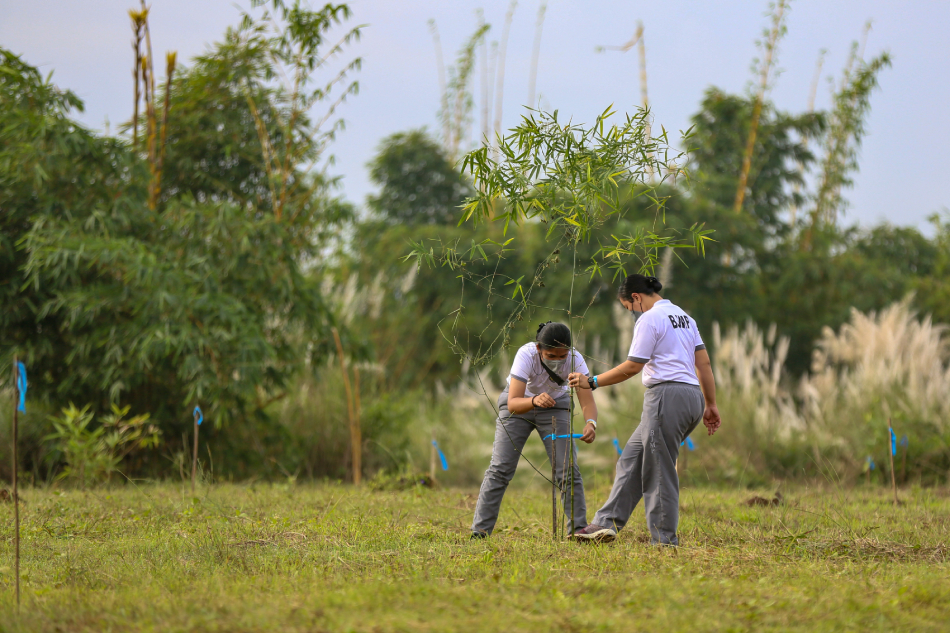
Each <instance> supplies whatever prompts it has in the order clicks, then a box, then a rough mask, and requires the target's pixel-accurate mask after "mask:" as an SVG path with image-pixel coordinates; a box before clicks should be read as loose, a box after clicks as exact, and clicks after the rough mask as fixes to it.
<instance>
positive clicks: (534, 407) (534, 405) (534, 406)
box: [531, 396, 538, 409]
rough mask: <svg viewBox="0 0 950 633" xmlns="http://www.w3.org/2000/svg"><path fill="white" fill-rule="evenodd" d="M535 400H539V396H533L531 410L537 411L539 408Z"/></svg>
mask: <svg viewBox="0 0 950 633" xmlns="http://www.w3.org/2000/svg"><path fill="white" fill-rule="evenodd" d="M535 398H537V396H531V408H532V409H537V408H538V405H536V404H535V403H534V399H535Z"/></svg>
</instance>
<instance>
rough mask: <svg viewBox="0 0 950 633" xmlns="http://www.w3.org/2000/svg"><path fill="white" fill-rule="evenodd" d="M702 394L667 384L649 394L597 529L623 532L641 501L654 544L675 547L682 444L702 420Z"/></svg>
mask: <svg viewBox="0 0 950 633" xmlns="http://www.w3.org/2000/svg"><path fill="white" fill-rule="evenodd" d="M705 406H706V405H705V400H704V399H703V392H702V390H700V388H699V387H697V386H696V385H687V384H685V383H680V382H664V383H660V384H659V385H655V386H654V387H651V388H649V389H647V392H646V395H645V396H644V398H643V416H642V417H641V418H640V425H639V426H638V427H637V429H636V430H635V431H634V432H633V435H631V436H630V439H629V440H627V445H626V446H624V448H623V453H622V454H621V455H620V459H619V460H618V461H617V476H616V478H615V479H614V486H613V489H611V491H610V497H609V498H608V499H607V503H605V504H604V507H602V508H601V509H600V510H598V511H597V514H596V515H595V516H594V523H595V524H596V525H602V526H605V527H612V528H614V529H615V530H618V531H619V530H621V529H622V528H623V526H624V525H626V524H627V519H629V518H630V514H631V513H632V512H633V509H634V508H635V507H637V503H638V502H639V501H640V498H641V497H642V498H643V505H644V509H645V511H646V518H647V528H649V530H650V537H651V539H650V540H651V541H652V542H653V543H660V544H664V545H677V544H678V540H677V537H676V527H677V525H678V524H679V498H680V484H679V478H678V477H677V475H676V458H677V456H678V455H679V449H680V443H681V442H682V441H683V440H685V439H686V436H687V435H689V434H690V433H692V431H693V429H695V428H696V425H697V424H699V421H700V420H702V418H703V410H704V409H705Z"/></svg>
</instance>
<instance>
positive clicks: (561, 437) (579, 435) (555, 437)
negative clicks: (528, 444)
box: [544, 433, 584, 440]
mask: <svg viewBox="0 0 950 633" xmlns="http://www.w3.org/2000/svg"><path fill="white" fill-rule="evenodd" d="M572 437H573V438H579V437H584V436H583V434H581V433H572V434H571V435H554V434H553V433H552V434H551V435H548V436H547V437H545V438H544V439H546V440H550V439H552V438H553V439H555V440H566V439H569V438H572Z"/></svg>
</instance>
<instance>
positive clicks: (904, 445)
mask: <svg viewBox="0 0 950 633" xmlns="http://www.w3.org/2000/svg"><path fill="white" fill-rule="evenodd" d="M907 444H908V442H907V436H906V435H905V436H903V437H902V438H901V446H903V447H904V448H907Z"/></svg>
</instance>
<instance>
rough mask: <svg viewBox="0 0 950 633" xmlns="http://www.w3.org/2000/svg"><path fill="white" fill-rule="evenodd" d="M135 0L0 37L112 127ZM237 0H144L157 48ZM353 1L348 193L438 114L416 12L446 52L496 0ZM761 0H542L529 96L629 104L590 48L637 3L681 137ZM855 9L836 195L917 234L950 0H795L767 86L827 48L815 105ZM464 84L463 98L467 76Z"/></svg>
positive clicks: (519, 30) (526, 34)
mask: <svg viewBox="0 0 950 633" xmlns="http://www.w3.org/2000/svg"><path fill="white" fill-rule="evenodd" d="M136 4H137V2H134V1H133V0H29V1H23V0H0V46H2V47H4V48H7V49H10V50H12V51H13V52H15V53H17V54H22V55H23V56H24V58H25V60H26V61H27V62H29V63H31V64H33V65H36V66H38V67H40V69H41V71H42V72H44V73H49V72H54V75H53V76H54V81H55V82H56V83H57V84H58V85H60V86H61V87H64V88H69V89H71V90H73V91H74V92H75V93H76V94H78V95H79V97H80V98H81V99H83V100H84V101H85V105H86V108H85V112H84V113H82V114H81V115H79V119H80V120H81V121H82V122H84V123H85V124H86V125H88V126H89V127H91V128H94V129H100V130H101V129H103V128H104V125H105V121H106V120H108V121H109V122H110V123H111V125H112V127H113V129H114V128H115V126H116V125H117V124H118V123H121V122H122V121H125V120H127V119H128V118H129V117H130V116H131V110H132V100H133V99H132V78H131V70H130V68H131V66H132V55H133V53H132V49H131V44H130V39H131V30H130V27H129V20H128V16H127V13H126V11H127V9H128V8H130V7H133V6H135V5H136ZM313 4H314V6H318V3H317V2H314V3H313ZM248 5H249V0H238V2H237V3H235V2H232V1H231V0H153V1H152V3H151V6H152V11H151V32H152V41H153V48H154V50H155V53H156V57H161V56H162V55H163V53H164V52H165V51H169V50H175V51H177V52H178V59H179V60H180V61H181V60H188V59H190V58H192V57H193V56H195V55H197V54H200V53H202V52H205V51H206V50H207V49H208V47H209V45H210V44H211V43H212V42H214V41H217V40H219V39H220V38H221V35H222V34H223V33H224V31H225V29H226V28H227V27H228V26H231V25H235V24H237V22H238V20H239V15H240V8H241V7H243V8H247V7H248ZM350 6H351V8H352V9H353V12H354V16H353V19H352V20H351V21H350V24H351V25H353V26H355V25H357V24H365V25H367V26H366V28H365V29H364V31H363V37H362V39H361V40H360V41H359V42H358V43H357V44H356V45H354V46H353V47H352V48H351V49H350V50H349V51H348V53H347V55H349V56H350V57H353V56H357V55H358V56H360V57H362V58H363V67H362V71H361V72H360V73H359V75H358V79H359V83H360V92H359V95H358V96H357V97H356V98H354V99H352V100H350V101H349V102H348V103H347V104H345V105H344V107H343V108H342V109H341V110H340V114H341V115H342V117H343V118H344V119H345V122H346V129H345V132H344V133H343V134H341V135H340V136H339V138H338V140H337V142H336V143H335V144H334V145H333V147H332V153H333V155H334V158H335V164H334V165H333V166H332V167H331V168H330V171H331V173H335V174H338V175H341V176H342V177H343V178H342V188H343V189H342V193H343V194H344V195H345V197H346V198H347V199H349V200H351V201H352V202H354V203H357V204H363V203H364V201H365V198H366V196H367V194H369V193H371V192H372V191H373V186H372V183H371V182H370V180H369V176H368V173H367V169H366V164H367V162H369V161H370V160H371V159H372V157H373V156H374V154H375V152H376V150H377V148H378V146H379V142H380V140H381V139H383V138H384V137H386V136H387V135H389V134H392V133H394V132H398V131H403V130H407V129H412V128H419V127H423V126H427V127H428V128H429V129H430V130H431V131H433V132H438V130H439V124H438V120H437V112H438V108H439V82H438V75H437V70H436V62H435V54H434V45H433V41H432V37H431V34H430V32H429V26H428V21H429V20H430V19H433V20H435V23H436V25H437V27H438V30H439V33H440V36H441V41H442V46H443V48H444V55H445V58H446V61H447V62H451V61H452V60H453V59H454V58H455V56H456V53H457V51H458V49H459V47H460V46H461V45H462V43H463V42H464V41H465V39H467V37H468V36H469V35H470V34H471V33H472V32H473V31H474V29H475V28H476V20H477V17H476V11H477V10H478V9H482V10H483V12H484V16H485V21H486V22H488V23H489V24H490V25H491V30H490V32H489V40H490V41H494V40H498V39H500V37H501V31H502V29H503V26H504V20H505V13H506V11H507V9H508V6H509V1H508V0H478V1H473V0H352V2H351V3H350ZM538 7H539V1H538V0H522V1H521V2H519V3H518V4H517V7H516V10H515V14H514V19H513V22H512V25H511V34H510V39H509V42H508V52H507V61H506V64H505V84H504V93H503V94H504V101H503V105H504V109H503V112H504V117H503V123H504V126H505V127H510V126H513V125H515V124H516V123H517V121H518V118H519V116H520V113H521V112H522V111H523V110H522V107H523V104H524V103H526V102H527V100H528V83H529V75H530V67H531V52H532V44H533V40H534V34H535V23H536V20H537V12H538ZM767 10H768V5H767V3H766V2H763V1H760V0H717V1H716V2H696V1H695V0H665V1H664V2H645V1H640V0H625V1H624V0H551V1H549V2H548V3H547V13H546V18H545V21H544V25H543V31H542V39H541V54H540V61H539V65H538V74H537V92H538V93H539V94H540V99H541V103H542V105H543V106H545V107H546V108H551V109H557V110H559V112H560V113H561V116H562V117H565V118H566V117H572V118H573V119H574V120H575V121H577V122H585V121H591V120H593V118H594V117H595V116H596V115H597V114H599V113H600V112H602V111H603V110H604V109H605V108H606V107H607V106H609V105H611V104H613V105H614V107H615V108H616V109H617V110H618V111H620V112H623V111H632V110H633V109H634V108H635V107H636V106H637V105H638V104H639V102H640V97H639V94H640V86H639V76H638V60H637V52H636V49H633V50H630V51H629V52H626V53H621V52H618V51H606V52H597V50H596V49H597V47H599V46H605V45H606V46H616V45H621V44H623V43H625V42H627V41H628V40H630V39H631V37H632V35H633V33H634V32H635V30H636V25H637V21H638V20H642V22H643V25H644V36H645V43H646V57H647V73H648V90H649V98H650V105H651V108H652V111H653V115H654V117H655V123H654V129H658V128H659V126H660V125H662V126H664V127H665V128H666V129H667V130H669V131H670V132H671V133H672V137H675V136H678V134H677V131H678V130H682V129H684V128H686V127H687V126H688V125H689V118H690V116H691V115H692V114H693V113H695V112H696V110H697V108H698V106H699V103H700V100H701V99H702V96H703V93H704V91H705V90H706V89H707V88H709V87H710V86H717V87H719V88H721V89H723V90H726V91H728V92H734V93H738V92H743V91H745V90H747V89H748V87H749V85H750V82H751V81H752V80H753V74H752V68H751V67H752V60H753V59H754V58H755V57H756V56H757V53H758V52H757V49H756V46H755V41H756V40H757V39H758V38H760V37H761V35H762V31H763V29H765V28H766V27H767V26H768V18H767V17H766V15H765V13H766V11H767ZM868 20H872V21H873V22H872V24H873V26H872V29H871V31H870V33H869V35H868V38H867V45H866V51H865V58H870V57H872V56H875V55H877V54H879V53H880V52H882V51H885V50H886V51H889V52H890V54H891V56H892V59H893V67H892V68H890V69H885V70H884V71H883V72H882V73H881V75H880V90H879V91H878V92H876V93H875V94H874V95H873V97H872V101H871V105H872V110H871V114H870V116H869V118H868V121H867V136H866V137H865V139H864V143H863V146H862V149H861V159H860V160H861V169H860V173H858V174H857V175H856V176H855V186H854V188H853V189H851V190H849V191H847V192H846V193H845V196H846V198H847V199H848V201H849V202H850V207H849V208H848V209H847V211H846V213H845V216H844V222H846V223H849V224H850V223H859V224H861V225H864V226H868V225H871V224H875V223H877V222H880V221H888V222H890V223H892V224H898V225H912V226H917V227H919V228H921V229H922V230H924V231H925V232H927V233H931V231H930V230H929V223H928V221H927V217H928V216H929V215H931V214H933V213H935V212H943V211H945V210H947V209H948V208H950V184H948V183H950V179H948V178H947V177H946V176H941V175H940V174H947V173H948V172H950V151H948V147H950V117H948V116H947V114H946V113H947V110H948V104H950V38H948V37H947V35H946V33H947V31H948V29H950V2H947V1H946V0H930V1H929V0H916V1H914V2H907V1H897V0H892V1H890V2H888V1H884V0H835V1H834V2H828V1H827V0H797V1H793V2H792V5H791V10H790V13H789V15H788V22H787V25H788V33H787V35H786V37H785V39H784V40H783V41H782V43H781V47H780V51H779V55H778V67H779V68H780V69H782V72H781V74H780V75H779V76H778V78H777V80H776V81H775V82H774V85H773V88H772V89H771V93H770V98H771V99H772V100H773V101H774V102H775V104H776V106H777V107H778V108H780V109H782V110H786V111H789V112H793V113H800V112H803V111H805V110H806V109H807V103H808V95H809V91H810V87H811V84H812V81H813V77H814V74H815V67H816V62H817V60H818V57H819V51H821V50H822V49H826V50H827V54H826V56H825V58H824V59H825V61H824V66H823V72H822V77H821V82H820V84H819V89H818V93H817V99H816V107H817V108H818V109H822V108H827V107H829V106H830V104H831V93H830V90H829V83H828V81H827V78H829V77H839V76H840V74H841V69H842V68H843V67H844V64H845V62H846V59H847V56H848V52H849V49H850V46H851V43H852V42H853V41H856V40H859V39H860V38H861V33H862V30H863V27H864V24H865V22H867V21H868ZM343 59H344V60H345V59H346V58H343ZM478 72H479V71H476V73H478ZM478 77H479V75H478V74H476V79H478ZM474 87H475V96H476V105H477V100H478V94H479V93H478V84H477V83H476V85H475V86H474ZM479 126H480V123H479V120H478V116H477V112H476V120H475V127H476V128H478V127H479ZM672 137H671V138H672ZM474 138H475V135H474V134H473V142H474Z"/></svg>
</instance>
